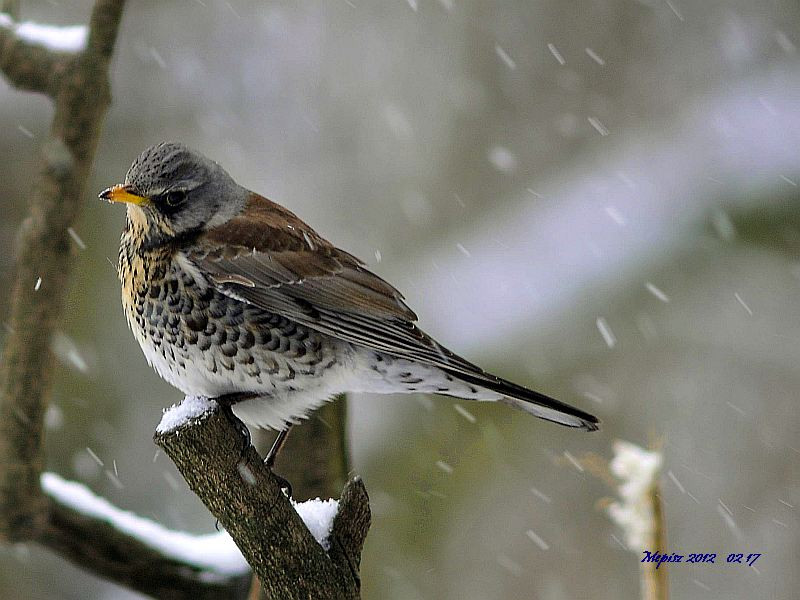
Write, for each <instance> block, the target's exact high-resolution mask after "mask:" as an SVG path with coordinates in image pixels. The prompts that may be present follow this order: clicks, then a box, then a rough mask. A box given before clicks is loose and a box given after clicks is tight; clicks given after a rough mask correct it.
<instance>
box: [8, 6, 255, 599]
mask: <svg viewBox="0 0 800 600" xmlns="http://www.w3.org/2000/svg"><path fill="white" fill-rule="evenodd" d="M123 6H124V1H123V0H99V1H98V2H96V3H95V5H94V8H93V10H92V15H91V21H90V25H89V27H88V29H87V28H85V27H71V28H61V29H59V28H54V27H45V26H38V25H32V24H30V23H28V24H25V25H24V26H18V25H17V23H16V22H15V18H16V17H17V16H18V10H19V3H17V2H4V3H3V9H4V10H5V11H7V12H6V13H5V14H0V69H2V72H3V74H4V75H5V76H6V78H7V79H8V81H9V82H10V83H11V84H12V85H14V86H15V87H17V88H19V89H22V90H30V91H36V92H42V93H47V94H48V95H49V96H50V97H51V98H52V99H53V102H54V109H55V114H54V117H53V122H52V125H51V128H50V134H49V137H48V139H47V141H46V142H45V143H44V145H43V148H42V152H41V157H40V170H39V176H38V178H37V180H36V181H35V183H34V186H33V189H32V190H31V192H30V197H29V199H28V202H29V205H30V215H29V217H28V218H27V219H26V221H25V223H24V226H23V229H22V234H21V236H20V241H19V253H18V256H17V263H16V270H17V271H16V277H15V279H14V283H13V286H12V292H11V316H10V322H9V334H8V337H7V338H6V343H5V347H4V349H3V356H2V363H1V364H2V371H0V400H1V402H0V539H2V540H3V541H5V542H20V541H35V542H38V543H40V544H42V545H44V546H46V547H48V548H50V549H52V550H54V551H56V552H58V553H59V554H61V555H62V556H64V557H65V558H67V559H69V560H71V561H73V562H75V563H76V564H79V565H82V566H84V567H85V568H88V569H90V570H92V571H93V572H94V573H96V574H98V575H101V576H103V577H107V578H109V579H112V580H114V581H117V582H118V583H121V584H123V585H128V586H130V587H131V588H133V589H137V590H139V591H141V592H144V593H148V594H153V595H156V596H158V597H160V598H209V599H210V598H230V597H232V595H233V592H234V591H235V590H236V589H237V588H238V589H241V588H242V582H241V581H236V580H232V579H231V578H226V577H217V578H216V579H210V578H209V577H208V576H207V575H208V574H207V573H203V572H202V569H198V568H193V567H192V566H191V565H186V564H185V563H182V562H180V561H176V560H173V559H170V558H168V557H166V556H164V555H163V554H162V553H161V552H159V551H158V550H156V549H154V548H152V547H150V546H148V545H147V544H146V543H145V542H143V541H142V540H139V539H137V538H135V537H132V536H130V535H127V534H125V533H123V532H121V531H120V530H118V529H115V528H114V527H113V526H112V525H110V524H109V523H108V522H107V521H106V520H104V519H102V518H97V517H93V516H91V515H87V514H85V513H82V512H81V511H78V510H76V509H75V508H73V507H71V506H68V505H66V504H64V503H63V502H61V501H59V499H57V498H54V497H52V496H50V495H45V494H44V493H43V492H42V488H41V485H40V477H41V475H42V469H43V465H44V447H43V418H44V414H45V410H46V407H47V402H48V398H47V395H48V393H49V391H50V381H51V379H50V375H51V372H52V370H53V364H52V356H51V351H50V343H51V338H52V336H53V332H54V328H55V325H56V323H57V322H58V321H59V319H60V317H61V314H62V311H63V306H64V297H65V294H66V290H67V288H68V285H67V283H68V278H69V267H70V264H71V260H70V234H69V229H70V227H71V225H72V224H73V223H74V222H75V220H76V219H77V217H78V214H79V212H80V208H81V206H82V204H83V200H84V196H85V188H86V182H87V179H88V176H89V172H90V169H91V166H92V163H93V160H94V155H95V150H96V148H97V142H98V138H99V134H100V130H101V127H102V123H103V118H104V116H105V113H106V110H107V108H108V106H109V104H110V100H111V94H110V84H109V80H108V66H109V61H110V60H111V56H112V51H113V48H114V43H115V40H116V37H117V31H118V28H119V23H120V18H121V16H122V9H123Z"/></svg>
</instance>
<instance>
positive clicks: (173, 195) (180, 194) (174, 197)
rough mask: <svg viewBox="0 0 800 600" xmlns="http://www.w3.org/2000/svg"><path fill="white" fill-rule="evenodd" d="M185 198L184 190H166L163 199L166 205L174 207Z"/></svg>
mask: <svg viewBox="0 0 800 600" xmlns="http://www.w3.org/2000/svg"><path fill="white" fill-rule="evenodd" d="M185 200H186V192H185V191H184V190H172V191H171V192H167V195H166V197H165V198H164V201H165V202H166V203H167V206H171V207H173V208H174V207H176V206H178V205H180V204H182V203H183V202H184V201H185Z"/></svg>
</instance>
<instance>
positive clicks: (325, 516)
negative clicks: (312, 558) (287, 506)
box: [292, 498, 339, 551]
mask: <svg viewBox="0 0 800 600" xmlns="http://www.w3.org/2000/svg"><path fill="white" fill-rule="evenodd" d="M292 506H294V509H295V510H296V511H297V514H298V515H300V518H301V519H303V522H304V523H305V524H306V527H308V530H309V531H310V532H311V535H313V536H314V539H315V540H317V542H319V545H320V546H322V547H323V548H324V549H325V550H326V551H327V550H329V549H330V547H331V545H330V541H329V540H328V536H329V535H330V534H331V529H333V519H334V517H336V513H338V512H339V501H338V500H333V499H330V500H320V499H319V498H316V499H314V500H306V501H305V502H295V501H294V500H292Z"/></svg>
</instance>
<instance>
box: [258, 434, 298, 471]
mask: <svg viewBox="0 0 800 600" xmlns="http://www.w3.org/2000/svg"><path fill="white" fill-rule="evenodd" d="M291 430H292V424H291V423H289V424H287V425H286V429H281V430H280V431H279V432H278V436H277V437H276V438H275V441H274V442H272V448H270V449H269V452H267V456H266V458H264V464H265V465H267V467H268V468H269V469H272V467H273V466H274V465H275V459H276V458H278V453H279V452H280V451H281V449H282V448H283V446H284V444H286V438H288V437H289V432H290V431H291Z"/></svg>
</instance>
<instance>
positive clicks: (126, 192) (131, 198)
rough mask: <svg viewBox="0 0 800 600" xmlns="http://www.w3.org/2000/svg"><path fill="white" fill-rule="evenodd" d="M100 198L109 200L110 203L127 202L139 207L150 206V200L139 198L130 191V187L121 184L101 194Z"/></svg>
mask: <svg viewBox="0 0 800 600" xmlns="http://www.w3.org/2000/svg"><path fill="white" fill-rule="evenodd" d="M100 198H102V199H103V200H108V201H109V202H127V203H128V204H136V205H137V206H143V205H146V204H150V199H149V198H145V197H143V196H137V195H136V194H134V193H132V192H131V191H130V188H129V187H128V186H126V185H122V184H121V183H119V184H117V185H115V186H114V187H110V188H108V189H106V190H103V191H102V192H100Z"/></svg>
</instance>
